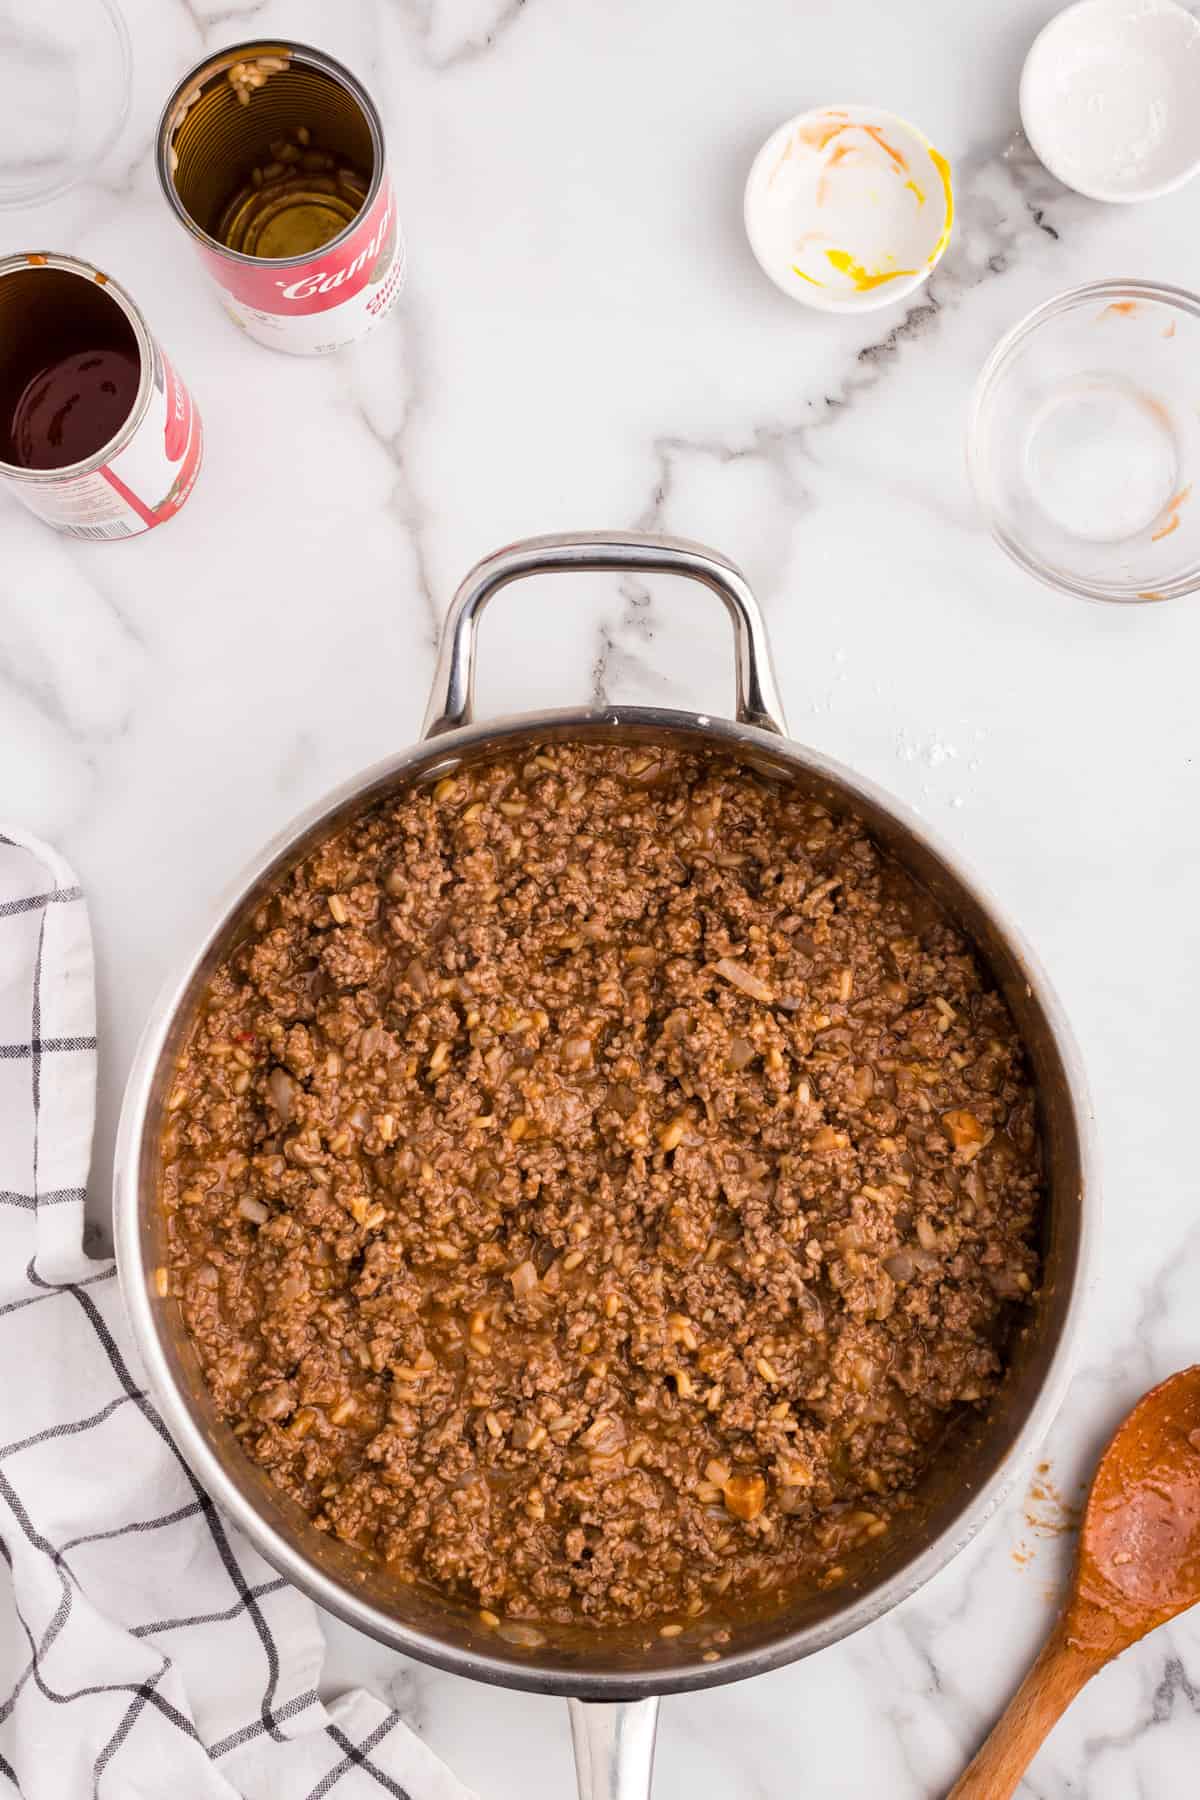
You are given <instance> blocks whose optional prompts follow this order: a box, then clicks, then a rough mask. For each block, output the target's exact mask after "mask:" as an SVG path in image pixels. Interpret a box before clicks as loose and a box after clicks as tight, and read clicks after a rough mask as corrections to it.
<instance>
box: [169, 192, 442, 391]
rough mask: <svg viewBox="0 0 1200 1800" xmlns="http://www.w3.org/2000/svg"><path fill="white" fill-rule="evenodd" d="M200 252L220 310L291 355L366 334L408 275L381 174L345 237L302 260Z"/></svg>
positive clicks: (318, 351)
mask: <svg viewBox="0 0 1200 1800" xmlns="http://www.w3.org/2000/svg"><path fill="white" fill-rule="evenodd" d="M199 250H200V254H201V256H202V257H203V258H204V261H205V264H206V266H207V268H208V271H209V273H210V274H211V275H212V277H213V279H214V280H215V281H216V282H218V283H219V285H220V286H221V287H222V288H224V290H225V308H226V311H227V312H228V313H229V314H230V315H231V317H232V318H233V319H234V320H235V321H236V322H237V324H239V325H240V326H241V327H242V328H243V330H244V331H246V332H247V333H248V334H249V335H250V336H251V337H252V338H254V339H256V340H257V342H258V343H260V344H268V345H270V346H271V348H272V349H274V350H290V351H291V352H293V354H295V355H308V356H312V355H319V354H321V353H322V352H323V351H329V350H341V349H342V348H343V347H344V346H345V345H346V344H352V343H354V342H355V340H356V339H358V338H360V337H365V336H366V334H367V332H368V331H370V329H371V327H372V326H373V325H374V324H376V322H377V321H378V320H379V319H382V318H383V316H384V314H385V313H386V312H389V311H390V310H391V307H392V306H393V304H394V303H395V301H396V300H397V299H398V297H399V295H400V291H401V289H402V288H403V286H404V278H405V275H406V273H407V263H406V253H405V245H404V238H403V235H402V233H401V231H400V225H399V221H398V219H397V217H396V202H395V197H394V195H393V193H392V184H391V182H390V181H389V180H388V179H387V178H386V177H385V179H384V180H383V181H382V182H381V183H380V187H379V192H378V193H377V194H376V196H375V199H374V201H373V203H372V205H371V206H370V208H369V209H368V210H367V211H366V212H365V213H364V214H363V216H362V218H360V219H357V220H356V221H355V223H354V225H353V227H352V229H351V231H350V233H349V235H348V236H347V237H345V238H343V239H341V240H340V241H339V242H338V243H336V244H333V245H327V246H326V247H325V248H324V249H322V250H318V251H317V252H316V253H315V255H313V256H312V257H310V258H309V260H308V261H307V262H303V263H289V264H286V265H285V266H283V267H281V266H280V264H279V263H277V262H270V261H267V260H265V259H264V260H262V261H255V260H254V259H245V260H242V259H239V258H236V257H233V256H230V255H228V254H226V255H222V253H221V252H220V251H219V250H212V249H210V248H209V247H208V245H207V244H201V245H200V246H199Z"/></svg>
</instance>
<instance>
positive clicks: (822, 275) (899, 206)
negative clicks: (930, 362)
mask: <svg viewBox="0 0 1200 1800" xmlns="http://www.w3.org/2000/svg"><path fill="white" fill-rule="evenodd" d="M744 211H745V219H746V235H747V237H748V238H749V239H750V248H751V249H752V250H753V252H754V254H755V256H756V257H757V258H758V261H759V263H760V264H761V266H762V268H763V270H764V271H765V273H766V274H768V275H769V276H770V277H771V280H772V281H773V282H774V283H775V285H776V287H778V288H781V289H782V291H783V292H784V293H785V294H789V295H790V296H791V298H792V299H793V300H800V301H803V302H804V304H805V305H806V306H815V307H817V308H818V309H819V310H820V311H822V312H872V311H874V309H875V308H876V307H879V306H890V305H891V304H892V303H893V302H895V301H897V300H903V299H904V298H905V296H906V295H908V294H911V293H912V292H913V290H914V288H918V287H920V285H921V283H922V282H923V281H924V280H925V279H926V277H927V276H928V275H929V273H930V271H931V270H932V269H934V268H935V267H936V266H937V262H938V259H939V257H940V256H941V254H942V252H943V250H944V249H945V248H946V245H947V244H948V243H949V241H950V227H951V224H952V221H953V218H954V196H953V190H952V186H951V180H950V165H949V163H948V162H947V161H946V158H945V157H944V156H942V155H941V154H940V153H939V152H938V151H937V150H935V149H934V147H933V145H932V144H931V143H930V142H929V139H928V138H927V137H926V136H925V135H924V133H923V132H920V131H918V130H917V128H916V127H915V125H910V124H908V122H907V121H906V120H904V119H900V118H897V116H896V114H895V113H890V112H884V111H883V110H882V109H881V108H880V107H877V106H823V107H820V108H818V110H817V111H815V112H807V113H799V114H798V115H797V116H796V118H794V119H789V120H788V122H787V124H786V125H781V126H780V127H779V129H778V131H773V132H772V133H771V135H770V137H769V138H768V139H767V141H766V143H765V144H764V145H763V147H762V149H761V150H760V151H759V153H758V155H757V156H756V157H755V159H754V163H753V166H752V167H751V170H750V174H749V177H748V179H747V181H746V198H745V206H744Z"/></svg>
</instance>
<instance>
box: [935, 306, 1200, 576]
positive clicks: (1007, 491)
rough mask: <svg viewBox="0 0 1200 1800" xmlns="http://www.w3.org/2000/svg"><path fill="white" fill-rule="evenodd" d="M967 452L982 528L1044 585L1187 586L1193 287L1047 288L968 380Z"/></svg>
mask: <svg viewBox="0 0 1200 1800" xmlns="http://www.w3.org/2000/svg"><path fill="white" fill-rule="evenodd" d="M967 463H968V468H969V471H970V476H971V482H972V485H973V487H974V489H975V494H976V498H977V499H978V501H979V504H980V506H981V507H982V508H983V511H984V512H985V514H986V515H987V519H988V523H989V524H990V526H991V528H992V533H993V535H994V536H995V538H996V541H997V542H998V543H999V544H1000V545H1001V546H1002V548H1003V549H1005V550H1007V552H1008V554H1009V555H1010V556H1011V557H1012V558H1013V559H1014V561H1016V562H1018V563H1020V564H1021V566H1022V568H1024V569H1027V570H1028V571H1029V573H1030V574H1031V575H1036V576H1037V577H1038V579H1039V580H1040V581H1045V582H1047V583H1048V584H1049V585H1050V586H1051V587H1056V588H1061V589H1062V590H1064V591H1065V592H1066V593H1069V594H1079V595H1082V596H1083V597H1084V598H1085V599H1089V600H1117V601H1123V602H1126V603H1132V604H1139V603H1142V602H1147V603H1148V602H1152V601H1157V600H1174V599H1176V598H1177V597H1178V596H1179V595H1181V594H1190V593H1194V592H1195V591H1196V589H1197V588H1200V297H1197V296H1196V295H1195V294H1189V293H1187V292H1185V291H1184V290H1183V289H1182V288H1172V287H1160V286H1157V285H1155V284H1153V283H1151V282H1144V281H1098V282H1093V283H1091V284H1089V285H1088V286H1087V287H1079V288H1073V289H1071V291H1070V292H1068V293H1065V294H1058V295H1056V296H1055V298H1054V299H1052V300H1047V301H1046V302H1045V304H1044V305H1042V306H1039V307H1038V308H1037V309H1036V310H1035V311H1034V312H1032V313H1030V314H1029V316H1028V317H1027V318H1025V319H1022V321H1021V323H1020V324H1019V325H1016V326H1014V327H1013V329H1012V330H1011V331H1010V332H1009V333H1008V334H1007V336H1006V337H1004V338H1002V339H1001V340H1000V342H999V343H998V344H997V345H996V348H995V349H994V350H993V351H992V354H991V356H990V357H989V358H988V360H987V362H986V364H985V365H984V368H983V371H982V373H981V374H980V377H979V380H978V383H977V384H976V388H975V394H974V398H973V401H972V404H971V411H970V418H969V422H968V428H967Z"/></svg>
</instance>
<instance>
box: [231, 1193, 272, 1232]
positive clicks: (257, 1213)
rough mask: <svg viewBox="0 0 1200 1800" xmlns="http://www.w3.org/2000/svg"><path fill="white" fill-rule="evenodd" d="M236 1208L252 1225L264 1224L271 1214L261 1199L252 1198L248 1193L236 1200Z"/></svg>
mask: <svg viewBox="0 0 1200 1800" xmlns="http://www.w3.org/2000/svg"><path fill="white" fill-rule="evenodd" d="M237 1209H238V1211H239V1212H240V1213H241V1215H242V1217H243V1219H249V1221H250V1223H251V1224H252V1225H265V1224H266V1222H267V1220H268V1219H269V1218H270V1216H271V1209H270V1207H269V1206H264V1205H263V1203H262V1201H261V1200H252V1199H251V1198H250V1196H249V1195H245V1196H244V1197H243V1198H242V1199H241V1200H239V1201H238V1203H237Z"/></svg>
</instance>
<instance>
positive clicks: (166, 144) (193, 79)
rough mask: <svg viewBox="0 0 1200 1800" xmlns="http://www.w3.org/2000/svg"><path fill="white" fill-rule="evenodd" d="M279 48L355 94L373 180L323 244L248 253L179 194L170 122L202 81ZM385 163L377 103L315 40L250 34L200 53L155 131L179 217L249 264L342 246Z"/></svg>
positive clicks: (292, 263) (375, 190)
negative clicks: (285, 252)
mask: <svg viewBox="0 0 1200 1800" xmlns="http://www.w3.org/2000/svg"><path fill="white" fill-rule="evenodd" d="M280 51H282V52H283V53H284V54H285V55H286V56H287V57H288V59H289V61H291V62H298V63H302V64H304V65H305V66H307V67H309V68H312V69H315V70H316V71H317V73H318V74H320V75H328V76H329V77H330V78H331V79H332V80H333V81H336V82H338V83H340V85H341V86H342V87H344V88H345V89H346V90H347V91H348V92H349V94H350V97H351V99H353V100H355V101H356V102H357V103H358V105H359V107H360V108H361V110H362V115H363V118H364V119H365V120H366V122H367V129H368V131H369V132H370V134H371V154H372V156H373V158H374V162H375V166H374V168H373V170H372V171H371V181H370V185H369V187H368V188H367V197H366V199H365V200H364V201H363V203H362V205H361V206H360V207H359V209H358V211H357V212H356V213H355V215H354V217H353V218H352V219H351V220H350V221H349V222H348V223H347V224H346V225H345V227H344V228H343V229H342V230H341V231H339V232H338V234H337V236H336V237H332V238H329V239H328V240H327V242H326V243H324V244H322V245H321V247H320V249H318V250H304V251H302V252H301V253H300V255H299V256H248V255H247V254H246V252H245V251H244V250H231V249H230V248H229V246H228V244H222V243H221V241H220V240H219V239H218V238H215V237H213V236H212V235H211V234H210V233H209V232H207V231H205V230H204V228H203V226H201V225H198V224H197V223H196V221H195V219H193V217H192V215H191V213H190V212H189V211H188V210H187V207H186V206H185V205H184V204H183V201H182V200H181V199H180V197H179V190H178V188H177V187H176V186H175V180H174V177H173V176H172V174H171V169H170V163H169V153H170V149H171V138H172V135H173V134H172V124H171V121H172V115H173V114H174V112H175V110H176V108H177V107H178V105H179V102H180V101H181V100H182V99H183V97H184V95H185V94H186V93H188V92H189V91H190V90H191V89H192V88H193V87H195V86H196V85H197V84H198V83H200V84H201V85H203V83H205V82H207V81H209V80H211V79H212V77H213V76H215V75H217V74H219V73H220V72H221V71H222V70H223V69H227V68H232V67H233V65H234V63H236V62H244V61H246V60H247V58H248V57H249V56H250V55H251V54H255V55H260V56H262V55H271V54H272V53H275V54H276V55H277V54H278V53H279V52H280ZM383 164H384V139H383V121H382V120H381V118H380V116H379V108H378V107H377V106H376V104H375V102H374V100H372V98H371V96H370V94H369V93H368V92H367V90H366V88H365V87H364V86H363V84H362V82H361V81H360V80H359V79H358V77H357V75H354V74H352V73H351V71H350V70H349V69H348V68H347V67H346V65H345V64H344V63H340V62H338V60H337V58H336V57H334V56H330V55H328V54H327V52H326V51H324V50H317V49H314V47H313V46H312V45H311V44H298V43H294V42H292V41H291V40H290V39H289V40H286V41H281V40H278V39H271V38H250V39H248V40H247V41H246V42H245V43H242V44H227V45H226V46H225V48H224V49H223V50H218V51H217V53H216V55H215V56H205V57H202V58H201V59H200V61H199V62H198V63H196V64H195V65H194V66H193V67H192V68H191V69H189V70H188V72H187V74H186V75H185V76H184V77H183V79H182V80H181V81H179V82H177V83H176V85H175V86H174V87H173V88H172V90H171V92H170V94H169V95H168V96H167V102H166V105H165V106H164V107H163V109H162V112H161V113H160V115H159V120H158V127H157V130H156V133H155V150H154V167H155V170H156V172H157V174H158V185H159V187H160V188H161V189H162V191H163V194H164V195H165V197H166V201H167V204H168V206H169V207H170V208H171V211H172V212H173V213H174V214H175V217H176V218H177V219H178V220H179V222H180V224H181V225H183V227H184V229H185V230H186V231H187V232H188V233H189V235H190V236H192V237H194V238H195V239H197V241H198V242H199V243H201V244H203V245H205V247H206V248H207V249H209V250H212V251H214V252H215V254H216V255H217V256H220V257H222V258H224V259H226V260H227V261H229V262H239V263H245V264H246V266H247V267H248V268H260V269H292V268H300V267H302V266H303V265H305V264H307V263H311V262H312V261H313V259H314V258H315V257H318V256H325V255H326V254H327V253H328V252H329V251H331V250H336V249H337V247H338V245H339V244H342V243H344V242H345V240H346V239H347V238H348V237H349V236H350V234H351V232H352V231H354V230H355V228H356V227H357V226H358V225H360V224H361V222H362V221H363V219H364V218H365V217H366V216H367V214H368V213H369V212H370V210H371V208H372V206H373V205H374V204H375V201H376V199H377V197H378V195H379V191H380V189H381V187H382V186H383Z"/></svg>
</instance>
